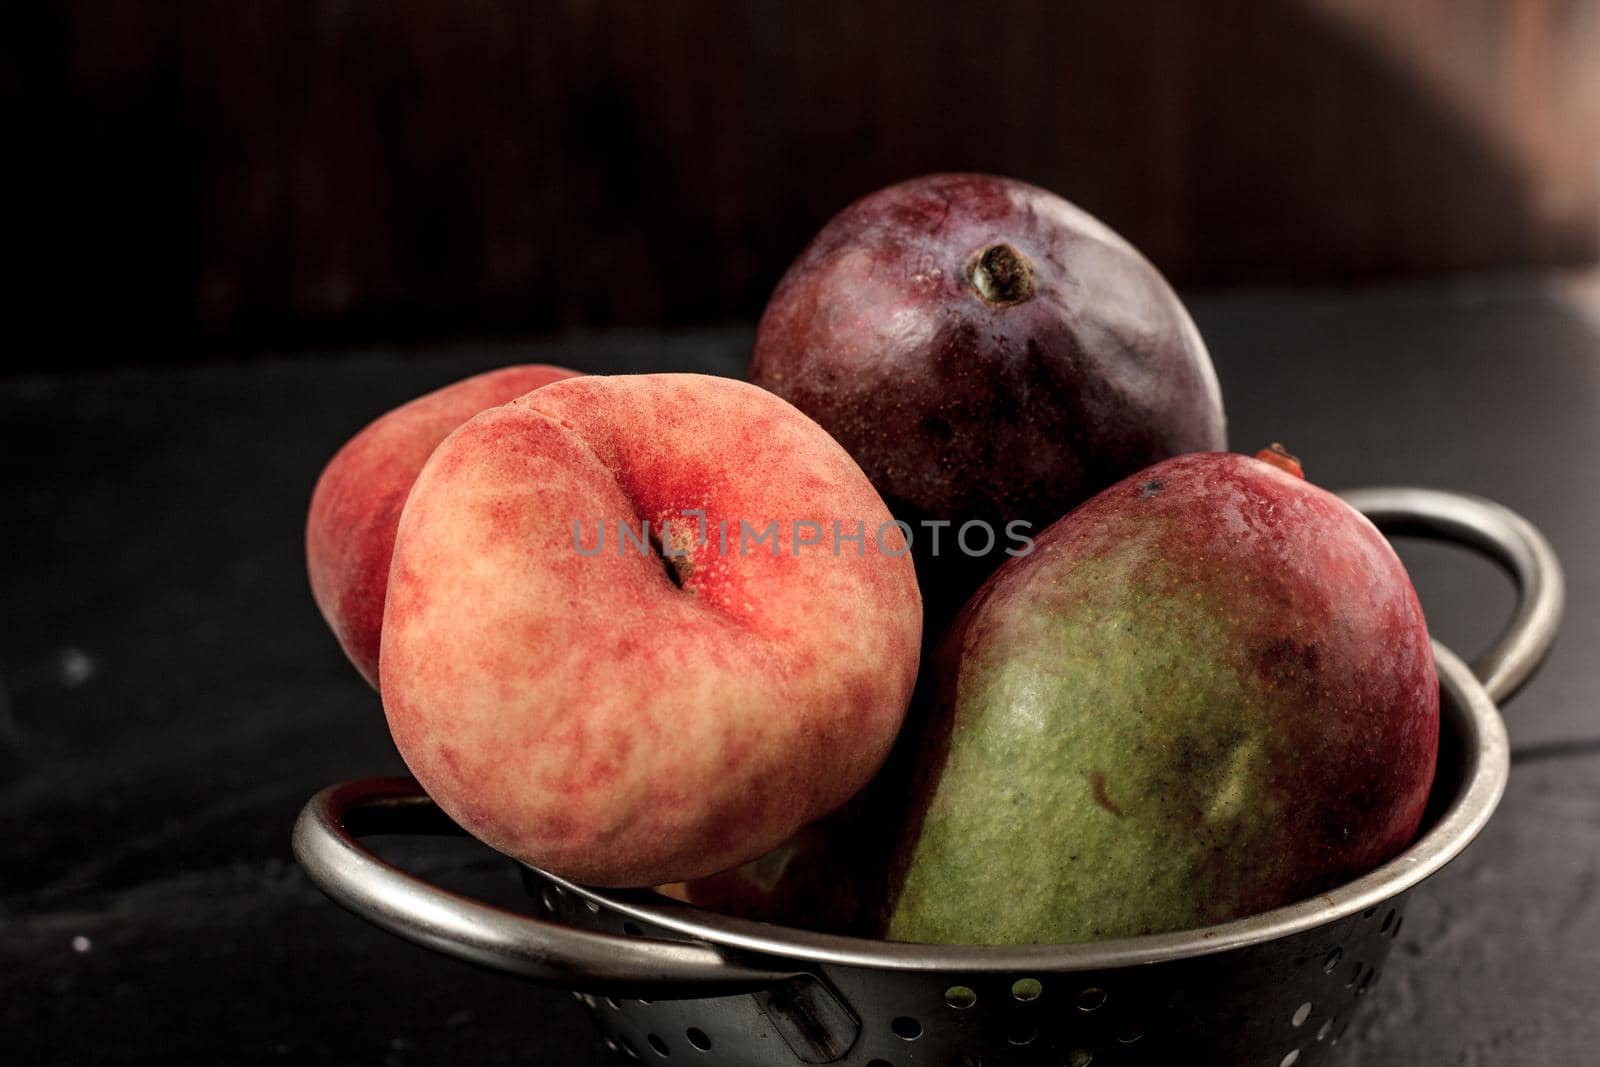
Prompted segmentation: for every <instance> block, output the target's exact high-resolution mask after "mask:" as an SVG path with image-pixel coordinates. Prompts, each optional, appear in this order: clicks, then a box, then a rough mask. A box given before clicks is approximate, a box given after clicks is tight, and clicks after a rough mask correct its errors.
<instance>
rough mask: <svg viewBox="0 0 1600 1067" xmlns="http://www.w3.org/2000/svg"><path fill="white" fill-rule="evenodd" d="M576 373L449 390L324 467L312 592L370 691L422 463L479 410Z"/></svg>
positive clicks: (556, 371) (366, 433) (397, 415)
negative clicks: (395, 559) (400, 535)
mask: <svg viewBox="0 0 1600 1067" xmlns="http://www.w3.org/2000/svg"><path fill="white" fill-rule="evenodd" d="M576 373H577V372H576V371H570V370H566V369H565V368H563V367H550V366H544V365H541V364H535V365H529V366H517V367H504V368H501V369H500V370H493V371H489V372H487V373H484V374H479V375H475V376H473V377H471V378H466V379H464V380H462V381H459V382H456V383H454V384H453V385H447V386H445V387H444V388H442V389H437V390H435V391H433V392H431V393H428V394H427V395H425V396H420V397H418V398H417V399H415V400H412V401H410V402H409V403H406V404H402V405H401V406H400V407H397V408H395V409H394V410H393V411H391V412H389V413H388V414H386V415H381V416H379V417H378V418H377V419H376V420H374V421H373V422H372V423H370V424H369V425H368V426H367V427H366V428H365V429H363V430H362V431H361V432H360V433H358V434H356V435H355V436H354V437H352V438H351V439H350V440H349V441H348V442H346V443H345V445H344V447H343V448H341V449H339V451H338V452H337V453H336V454H335V455H334V457H333V459H332V460H330V461H329V462H328V465H327V467H325V468H323V471H322V476H321V477H320V478H318V479H317V487H316V489H315V490H314V491H313V492H312V494H311V510H310V514H309V515H308V516H307V517H306V570H307V571H309V572H310V575H311V594H312V596H314V597H315V598H316V601H317V607H318V608H319V609H321V611H322V617H323V618H324V619H326V620H327V621H328V625H329V627H331V628H332V629H333V633H334V636H335V637H337V638H338V639H339V646H340V647H341V648H343V649H344V652H345V655H347V656H349V657H350V662H351V663H353V664H355V667H356V670H358V671H360V672H361V676H362V677H363V678H365V679H366V680H367V681H368V682H370V683H372V685H373V686H374V687H376V686H377V684H378V641H379V633H380V630H381V628H382V625H383V601H384V591H385V590H386V589H387V588H388V584H389V556H390V553H391V552H393V550H394V531H395V526H396V525H398V523H399V522H400V509H401V508H402V507H403V506H404V505H405V502H406V494H407V493H409V492H411V483H412V482H414V481H416V480H417V473H418V472H419V471H421V470H422V465H423V464H424V463H426V462H427V461H428V457H429V456H430V455H432V454H433V450H434V449H435V448H436V447H438V445H439V442H440V441H443V440H444V439H445V438H446V437H447V436H449V434H450V431H451V430H454V429H455V428H456V427H457V426H460V425H461V424H462V423H463V422H466V421H467V420H468V419H470V418H472V416H474V415H476V414H477V413H478V412H480V411H483V410H484V409H486V408H492V407H497V406H499V405H500V404H504V403H505V402H506V401H508V400H513V399H515V398H516V397H519V396H521V395H522V394H523V393H526V392H529V391H531V390H533V389H537V388H539V387H540V386H543V385H548V384H550V383H551V382H555V381H560V380H561V379H563V378H570V377H572V376H573V375H575V374H576Z"/></svg>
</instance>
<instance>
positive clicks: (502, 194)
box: [0, 0, 1600, 366]
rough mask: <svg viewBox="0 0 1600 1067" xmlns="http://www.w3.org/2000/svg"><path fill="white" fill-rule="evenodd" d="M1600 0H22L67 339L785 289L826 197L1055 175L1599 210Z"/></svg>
mask: <svg viewBox="0 0 1600 1067" xmlns="http://www.w3.org/2000/svg"><path fill="white" fill-rule="evenodd" d="M1597 43H1600V3H1597V2H1596V0H1410V2H1408V3H1404V4H1393V3H1387V2H1385V0H1215V2H1205V3H1201V2H1190V3H1185V2H1132V3H1130V2H1104V0H1080V2H1072V3H1060V2H1054V0H1019V2H1013V3H984V2H974V0H954V2H947V3H939V4H928V3H922V2H913V0H893V2H887V3H873V4H869V5H859V4H854V3H849V4H846V3H815V4H778V3H750V4H742V3H698V2H690V0H683V2H674V3H660V4H645V3H626V2H622V0H609V2H608V0H565V2H538V0H535V2H528V0H461V2H451V3H439V2H428V0H404V2H394V0H391V2H385V3H377V2H366V3H363V2H343V0H229V2H215V3H197V2H171V0H120V2H114V3H111V2H92V0H56V2H53V3H52V2H45V3H25V4H15V5H6V7H5V10H4V13H3V14H0V115H3V121H4V124H5V125H4V130H5V140H4V144H5V146H6V150H5V157H6V162H5V166H4V168H3V171H4V175H3V177H0V182H3V183H4V188H3V189H0V205H3V207H4V212H5V233H6V246H7V251H8V252H9V253H10V255H9V256H8V258H9V259H10V260H11V266H12V268H13V271H14V272H15V273H20V274H21V275H22V276H23V284H22V285H21V286H20V287H15V286H14V287H10V292H11V299H10V301H9V303H10V305H11V306H10V309H9V311H8V313H7V315H8V319H10V320H11V323H12V325H13V327H14V328H15V327H18V326H21V327H28V326H32V325H40V326H44V327H48V328H49V329H50V331H51V336H52V338H53V340H52V342H51V344H50V345H49V346H47V347H44V346H39V347H35V346H24V348H25V349H27V350H26V351H24V352H23V353H22V354H21V355H22V358H23V359H24V360H25V361H26V362H30V363H32V364H34V365H38V366H53V365H57V364H60V363H63V362H66V363H81V362H93V363H121V362H128V361H151V360H156V361H164V360H168V359H181V358H194V357H196V356H206V355H215V354H218V353H224V352H252V351H258V350H262V349H266V348H278V347H283V346H302V345H311V344H327V343H330V342H342V341H358V342H359V341H368V340H385V341H392V340H405V339H410V338H419V337H424V336H437V335H447V334H461V333H467V334H484V333H501V334H505V333H520V332H527V331H552V330H558V329H564V328H570V327H590V326H616V325H639V326H662V325H667V326H673V325H681V324H690V323H700V322H713V321H726V320H736V319H746V320H747V319H750V318H753V317H754V316H755V315H757V314H759V312H760V309H761V307H762V304H763V302H764V301H765V299H766V296H767V294H768V293H769V292H770V290H771V287H772V285H773V284H774V282H775V281H776V280H777V277H778V275H779V274H780V273H781V272H782V270H783V268H784V266H785V265H786V264H787V263H788V261H789V260H790V259H791V258H792V256H793V255H794V254H795V253H796V252H797V251H798V249H799V248H800V247H801V245H802V244H803V243H804V242H805V240H806V239H807V238H808V237H809V235H810V234H811V233H813V232H814V231H815V230H816V229H817V227H818V226H820V225H821V223H822V222H823V221H824V220H825V219H826V218H827V217H828V216H830V215H831V214H832V213H833V212H834V211H836V210H837V209H839V208H840V207H841V206H843V205H844V204H845V203H847V202H848V201H849V200H851V199H853V198H854V197H856V196H859V195H861V194H863V193H866V192H868V191H870V190H872V189H873V188H876V187H878V186H881V185H883V184H886V183H889V182H891V181H894V180H897V179H901V178H905V177H909V176H912V175H915V174H918V173H922V172H926V171H931V170H939V169H957V168H959V169H982V170H990V171H997V172H1002V173H1009V174H1012V175H1015V176H1018V177H1022V178H1027V179H1031V180H1033V181H1036V182H1039V183H1041V184H1043V185H1046V186H1048V187H1050V188H1052V189H1055V190H1057V191H1059V192H1061V193H1063V194H1065V195H1066V196H1068V197H1069V198H1071V199H1073V200H1076V201H1078V202H1079V203H1081V204H1082V205H1084V206H1085V207H1087V208H1089V209H1090V210H1092V211H1094V212H1095V213H1097V214H1099V215H1101V216H1102V217H1103V218H1105V219H1106V220H1107V221H1108V222H1110V223H1111V224H1112V225H1113V226H1115V227H1116V228H1118V229H1119V230H1121V231H1122V232H1123V233H1125V234H1126V235H1127V236H1128V237H1130V238H1131V239H1132V240H1133V241H1134V242H1135V243H1136V244H1138V245H1139V246H1140V247H1141V248H1143V249H1144V250H1145V251H1146V252H1147V254H1148V255H1149V256H1150V257H1151V258H1152V259H1153V260H1154V261H1155V262H1156V263H1157V264H1158V265H1159V266H1160V267H1161V268H1162V269H1163V270H1165V271H1167V272H1168V273H1169V274H1170V275H1171V276H1172V277H1173V278H1174V279H1175V280H1177V281H1178V282H1179V283H1180V284H1185V285H1191V286H1193V285H1216V284H1230V283H1241V282H1243V283H1257V282H1285V281H1289V282H1296V281H1306V280H1349V279H1360V278H1371V277H1381V276H1390V275H1396V274H1418V273H1430V272H1439V271H1455V270H1462V269H1477V268H1497V267H1505V266H1513V265H1527V264H1572V263H1580V262H1587V261H1590V260H1592V259H1594V258H1595V256H1596V253H1597V249H1600V173H1597V171H1600V64H1597V63H1596V62H1595V60H1596V56H1597V50H1596V49H1595V47H1594V46H1595V45H1596V44H1597Z"/></svg>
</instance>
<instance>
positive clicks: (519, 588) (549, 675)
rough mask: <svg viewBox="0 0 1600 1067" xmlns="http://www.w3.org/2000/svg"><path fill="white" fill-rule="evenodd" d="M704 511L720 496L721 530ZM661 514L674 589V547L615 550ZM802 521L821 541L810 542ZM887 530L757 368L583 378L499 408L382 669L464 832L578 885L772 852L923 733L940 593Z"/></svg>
mask: <svg viewBox="0 0 1600 1067" xmlns="http://www.w3.org/2000/svg"><path fill="white" fill-rule="evenodd" d="M685 508H699V509H704V511H705V512H706V516H707V531H708V536H707V538H706V542H705V544H703V545H699V546H696V545H694V543H693V541H694V539H693V537H692V536H689V535H692V534H693V533H694V532H695V531H694V525H695V520H694V519H692V518H683V517H681V516H680V510H681V509H685ZM663 519H667V520H671V521H674V522H676V523H677V524H678V525H676V526H673V527H672V531H673V534H672V542H673V543H675V544H677V545H679V546H680V547H681V548H682V549H683V550H684V551H686V552H688V556H687V558H686V559H684V560H681V561H676V562H677V564H678V565H677V566H676V577H675V576H674V574H673V571H672V568H669V566H668V565H667V562H666V561H665V560H664V559H663V557H662V556H661V555H660V554H659V553H658V552H656V551H651V552H650V553H649V554H644V555H641V554H640V553H639V552H638V551H637V549H636V548H635V547H634V546H633V545H632V544H631V543H630V544H629V545H628V546H627V549H626V551H625V552H623V553H621V554H619V553H618V551H617V544H616V542H617V537H616V532H615V531H616V529H617V527H616V525H615V524H616V523H619V522H620V523H627V524H631V526H632V528H633V529H634V530H635V531H637V530H638V529H639V525H640V522H641V520H648V521H649V523H650V528H651V530H652V531H656V530H658V529H659V523H660V522H661V520H663ZM835 519H837V520H839V522H840V524H841V527H842V529H843V531H844V532H846V533H850V532H852V531H853V530H854V528H855V523H856V522H857V521H858V520H860V521H861V522H862V523H863V525H864V529H865V531H866V544H865V548H864V551H862V552H860V554H858V552H857V548H856V546H855V545H854V544H853V543H850V542H840V543H839V545H840V547H841V549H842V551H840V553H839V554H837V555H835V554H834V552H833V545H834V544H835V542H833V540H832V530H831V527H832V522H833V521H834V520H835ZM723 520H726V521H727V523H728V524H729V530H730V537H729V547H728V550H727V552H726V553H724V552H723V551H722V549H721V546H720V545H719V540H720V538H719V536H718V533H717V530H718V526H719V523H720V522H721V521H723ZM741 520H742V521H744V522H745V523H748V524H749V525H750V527H751V528H752V529H754V530H757V531H759V530H762V529H763V528H765V527H766V526H767V524H768V523H769V522H772V521H773V520H777V521H778V523H779V527H780V533H779V538H778V547H779V551H778V554H777V555H772V554H771V549H770V547H769V546H770V542H767V543H764V544H761V545H754V544H751V545H749V546H748V552H747V553H746V554H742V555H741V554H740V551H739V537H738V531H739V528H740V527H739V523H740V521H741ZM794 520H811V521H815V522H818V523H821V524H822V528H823V529H824V530H826V531H827V536H826V537H825V539H824V541H825V543H824V544H822V545H806V546H804V547H801V548H800V551H799V554H798V555H797V554H795V538H794V536H793V534H794V529H793V526H792V523H793V522H794ZM574 522H578V523H580V524H581V530H582V542H581V543H582V545H583V547H584V548H585V550H587V551H593V550H594V548H595V546H596V538H597V533H596V530H597V524H598V523H600V522H604V524H605V527H606V540H605V542H604V548H603V550H602V551H600V552H599V554H597V555H594V556H585V555H583V554H580V552H579V551H578V550H577V549H576V548H575V544H574V533H573V524H574ZM889 522H890V516H889V512H888V510H887V508H886V507H885V506H884V504H883V502H882V500H881V499H880V498H879V497H878V494H877V492H876V491H875V490H874V489H873V488H872V485H871V483H870V482H868V481H867V478H866V476H865V475H864V474H863V473H862V472H861V469H860V468H859V467H857V466H856V463H855V461H854V460H852V459H851V458H850V457H849V455H848V454H847V453H846V452H845V451H844V449H843V448H841V447H840V446H839V445H838V444H837V443H835V442H834V440H833V439H832V438H831V437H829V436H828V434H827V433H826V432H825V431H823V430H822V428H821V427H819V426H817V424H816V423H814V422H812V421H811V420H810V419H809V418H807V417H806V416H805V415H803V414H801V413H800V411H798V410H797V409H796V408H794V407H792V406H791V405H790V404H788V403H787V402H786V401H784V400H781V399H779V398H778V397H776V396H773V395H772V394H770V393H767V392H765V391H763V390H761V389H758V388H756V387H755V386H752V385H747V384H745V383H742V382H737V381H732V380H729V379H723V378H711V377H704V376H700V375H687V374H665V375H632V376H618V377H588V378H574V379H572V380H570V381H564V382H558V383H556V384H554V385H551V386H547V387H546V388H544V389H540V390H538V391H537V392H534V393H531V394H529V395H527V396H523V397H520V398H518V399H517V400H515V401H513V402H511V403H510V404H507V405H505V406H504V407H499V408H495V409H493V410H491V411H486V412H484V413H483V414H481V415H479V416H478V417H476V418H474V419H473V420H472V421H470V422H468V423H467V424H466V425H464V426H462V427H461V428H460V429H459V430H457V431H456V432H455V433H454V434H452V435H451V436H450V437H449V438H448V439H447V440H446V441H445V442H444V443H443V444H442V445H440V446H439V448H438V450H437V451H435V452H434V454H433V456H432V458H431V459H429V460H428V464H427V466H426V467H424V468H423V471H422V474H421V476H420V477H419V478H418V479H417V483H416V487H415V488H414V489H413V491H412V493H411V497H410V500H409V501H408V502H407V504H406V508H405V512H404V514H403V515H402V516H401V519H400V530H399V535H398V537H397V538H396V541H395V550H394V565H393V569H392V571H391V573H390V585H389V589H390V594H389V602H388V606H387V609H386V611H385V615H384V629H383V650H382V664H381V673H382V691H383V701H384V709H385V711H386V712H387V714H388V717H389V727H390V730H391V731H392V733H393V735H394V739H395V743H396V744H397V745H398V746H399V749H400V752H401V754H402V755H403V756H404V757H405V760H406V763H407V764H408V765H409V766H410V768H411V770H412V773H414V774H415V775H416V776H417V778H418V780H419V781H420V782H421V783H422V785H423V786H424V787H425V788H426V789H427V791H428V792H429V793H430V794H431V795H432V796H433V798H434V799H435V800H436V801H437V802H438V804H439V805H440V807H442V808H443V809H444V810H445V811H446V812H447V813H448V814H449V815H450V816H451V817H453V818H454V819H455V820H456V821H458V822H459V823H461V825H463V826H464V827H465V828H466V829H467V830H469V831H470V832H472V833H473V834H475V835H476V836H478V837H479V838H481V839H482V840H484V841H486V842H488V843H489V844H490V845H492V846H494V847H496V848H498V849H500V850H501V851H503V852H506V853H508V854H510V855H512V856H514V857H516V858H518V859H520V860H523V861H524V862H527V863H530V864H533V865H535V866H538V867H541V868H544V869H546V870H549V871H552V872H555V873H558V874H561V875H564V876H567V877H570V878H574V879H578V880H580V881H583V882H587V883H590V884H594V885H604V886H640V885H651V884H655V883H660V882H670V881H676V880H680V879H684V878H692V877H696V876H700V875H705V874H709V873H711V872H713V871H719V870H723V869H726V868H728V867H731V866H735V865H737V864H740V863H743V862H744V861H746V860H749V859H752V858H754V857H756V856H758V855H760V854H762V853H764V852H766V851H767V850H768V849H770V848H772V847H773V846H775V845H777V844H779V843H780V842H782V841H783V840H785V839H786V838H788V837H789V836H790V835H791V834H792V833H794V831H795V830H797V829H798V828H799V827H801V826H802V825H804V824H805V823H807V822H809V821H810V820H812V819H814V818H817V817H818V816H820V815H823V814H824V813H826V812H828V811H830V810H832V809H834V808H836V807H838V806H839V805H841V804H842V803H843V802H844V801H845V800H846V799H847V798H849V797H850V795H851V794H853V793H854V792H856V790H858V789H859V788H860V787H861V786H862V785H864V784H865V783H866V781H867V779H868V778H870V777H871V776H872V774H873V773H874V772H875V771H876V770H877V769H878V767H879V765H880V764H881V763H882V762H883V759H884V757H885V756H886V755H887V753H888V751H889V746H890V744H891V742H892V741H893V739H894V737H895V734H896V732H897V731H898V730H899V728H900V724H901V720H902V718H903V717H904V714H905V709H906V705H907V703H908V701H909V699H910V696H911V690H912V685H913V683H914V681H915V678H916V673H917V659H918V652H919V643H920V640H921V629H922V602H921V597H920V595H919V593H918V591H917V585H916V580H915V575H914V572H913V568H912V563H911V559H910V556H909V555H906V554H900V555H892V554H889V553H886V552H882V551H879V550H878V548H877V547H876V545H875V543H874V538H875V534H876V532H877V531H878V530H879V529H880V527H882V526H883V525H884V524H886V523H889ZM888 531H889V532H888V534H887V535H886V536H885V541H884V544H885V546H886V547H887V548H888V549H889V551H890V552H901V553H903V550H904V547H905V545H904V541H903V539H902V538H901V536H900V532H899V531H898V530H897V529H896V528H895V527H893V526H890V527H889V528H888ZM806 533H807V534H808V535H809V534H810V531H809V530H806ZM680 581H681V587H680V584H679V582H680Z"/></svg>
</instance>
